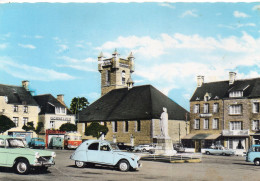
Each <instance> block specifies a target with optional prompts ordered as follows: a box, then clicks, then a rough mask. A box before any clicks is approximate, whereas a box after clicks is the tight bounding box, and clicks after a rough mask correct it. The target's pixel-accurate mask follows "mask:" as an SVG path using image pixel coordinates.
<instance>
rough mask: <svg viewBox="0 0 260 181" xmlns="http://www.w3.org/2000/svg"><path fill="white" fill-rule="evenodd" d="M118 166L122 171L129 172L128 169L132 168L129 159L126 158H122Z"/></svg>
mask: <svg viewBox="0 0 260 181" xmlns="http://www.w3.org/2000/svg"><path fill="white" fill-rule="evenodd" d="M118 168H119V170H120V171H122V172H127V171H128V170H129V168H130V165H129V163H128V161H126V160H121V161H120V162H119V164H118Z"/></svg>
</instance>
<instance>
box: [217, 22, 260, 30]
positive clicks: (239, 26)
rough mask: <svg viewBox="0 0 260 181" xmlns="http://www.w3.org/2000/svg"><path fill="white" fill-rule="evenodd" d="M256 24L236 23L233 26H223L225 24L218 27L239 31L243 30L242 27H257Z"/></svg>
mask: <svg viewBox="0 0 260 181" xmlns="http://www.w3.org/2000/svg"><path fill="white" fill-rule="evenodd" d="M255 26H256V24H255V23H244V24H242V23H236V24H231V25H223V24H219V25H218V27H224V28H229V29H238V28H242V27H255Z"/></svg>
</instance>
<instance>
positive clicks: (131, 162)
mask: <svg viewBox="0 0 260 181" xmlns="http://www.w3.org/2000/svg"><path fill="white" fill-rule="evenodd" d="M70 159H72V160H75V165H76V167H78V168H83V167H85V166H94V165H95V164H101V165H110V166H114V167H117V168H118V169H119V170H120V171H123V172H126V171H128V170H129V169H133V170H136V169H138V168H140V167H141V164H140V163H139V160H140V157H139V156H137V155H135V154H134V153H129V152H124V151H120V150H119V148H118V147H117V145H116V143H112V142H109V141H105V140H87V141H85V142H83V143H82V144H81V145H80V146H79V147H78V148H77V149H76V151H75V152H74V153H73V154H72V155H71V156H70Z"/></svg>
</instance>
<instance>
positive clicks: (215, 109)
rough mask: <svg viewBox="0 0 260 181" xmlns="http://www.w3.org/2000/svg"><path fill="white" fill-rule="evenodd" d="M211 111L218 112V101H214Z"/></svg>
mask: <svg viewBox="0 0 260 181" xmlns="http://www.w3.org/2000/svg"><path fill="white" fill-rule="evenodd" d="M213 112H214V113H218V112H219V104H218V103H214V104H213Z"/></svg>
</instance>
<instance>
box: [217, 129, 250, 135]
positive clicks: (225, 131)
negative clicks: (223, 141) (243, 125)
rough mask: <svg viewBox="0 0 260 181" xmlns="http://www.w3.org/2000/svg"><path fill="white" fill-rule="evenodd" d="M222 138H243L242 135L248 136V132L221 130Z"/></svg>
mask: <svg viewBox="0 0 260 181" xmlns="http://www.w3.org/2000/svg"><path fill="white" fill-rule="evenodd" d="M222 135H223V136H230V135H232V136H243V135H245V136H246V135H249V130H223V131H222Z"/></svg>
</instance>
